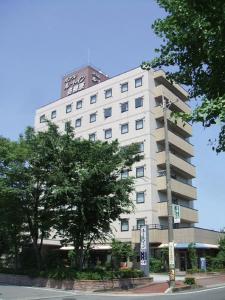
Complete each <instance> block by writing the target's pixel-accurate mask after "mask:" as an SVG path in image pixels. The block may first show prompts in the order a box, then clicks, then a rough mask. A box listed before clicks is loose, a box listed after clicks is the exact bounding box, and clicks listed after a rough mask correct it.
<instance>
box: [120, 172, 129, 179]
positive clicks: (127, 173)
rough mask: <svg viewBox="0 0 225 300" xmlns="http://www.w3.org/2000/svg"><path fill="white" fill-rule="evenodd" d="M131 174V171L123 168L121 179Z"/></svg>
mask: <svg viewBox="0 0 225 300" xmlns="http://www.w3.org/2000/svg"><path fill="white" fill-rule="evenodd" d="M128 176H129V171H128V170H123V171H122V172H121V179H126V178H128Z"/></svg>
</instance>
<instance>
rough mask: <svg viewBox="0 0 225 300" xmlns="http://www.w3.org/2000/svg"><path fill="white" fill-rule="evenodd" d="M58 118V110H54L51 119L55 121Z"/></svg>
mask: <svg viewBox="0 0 225 300" xmlns="http://www.w3.org/2000/svg"><path fill="white" fill-rule="evenodd" d="M55 118H56V110H53V111H52V112H51V119H55Z"/></svg>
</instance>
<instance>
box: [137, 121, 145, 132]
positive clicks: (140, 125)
mask: <svg viewBox="0 0 225 300" xmlns="http://www.w3.org/2000/svg"><path fill="white" fill-rule="evenodd" d="M143 127H144V122H143V119H140V120H136V130H139V129H142V128H143Z"/></svg>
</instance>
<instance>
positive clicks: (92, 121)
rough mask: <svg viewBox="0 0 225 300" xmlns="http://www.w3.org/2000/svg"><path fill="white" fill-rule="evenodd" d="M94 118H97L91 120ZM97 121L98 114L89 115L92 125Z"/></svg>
mask: <svg viewBox="0 0 225 300" xmlns="http://www.w3.org/2000/svg"><path fill="white" fill-rule="evenodd" d="M92 117H95V118H94V120H92V119H91V118H92ZM96 119H97V114H96V113H92V114H90V115H89V122H90V123H94V122H96Z"/></svg>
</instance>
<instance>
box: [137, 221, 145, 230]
mask: <svg viewBox="0 0 225 300" xmlns="http://www.w3.org/2000/svg"><path fill="white" fill-rule="evenodd" d="M144 225H145V219H137V229H140V228H141V226H144Z"/></svg>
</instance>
